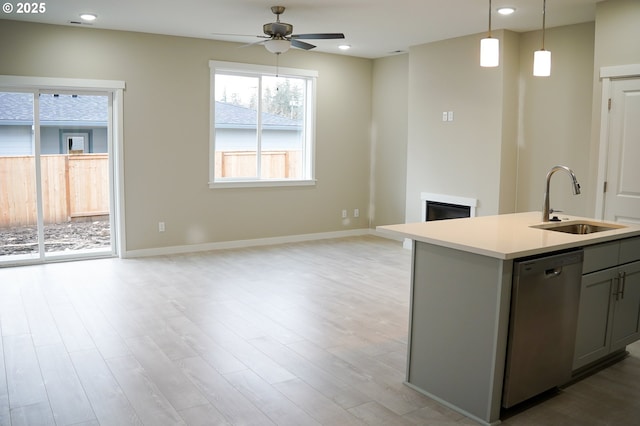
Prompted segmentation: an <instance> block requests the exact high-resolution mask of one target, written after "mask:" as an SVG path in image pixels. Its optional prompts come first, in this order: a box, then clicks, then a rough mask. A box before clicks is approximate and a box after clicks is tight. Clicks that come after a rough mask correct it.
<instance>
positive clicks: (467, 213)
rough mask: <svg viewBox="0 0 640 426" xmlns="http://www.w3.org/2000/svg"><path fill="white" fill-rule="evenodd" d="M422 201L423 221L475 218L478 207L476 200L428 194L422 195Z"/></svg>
mask: <svg viewBox="0 0 640 426" xmlns="http://www.w3.org/2000/svg"><path fill="white" fill-rule="evenodd" d="M420 199H421V200H422V220H423V221H432V220H443V219H458V218H462V217H474V216H475V215H476V206H477V205H478V200H476V199H475V198H466V197H457V196H454V195H443V194H432V193H428V192H423V193H421V194H420Z"/></svg>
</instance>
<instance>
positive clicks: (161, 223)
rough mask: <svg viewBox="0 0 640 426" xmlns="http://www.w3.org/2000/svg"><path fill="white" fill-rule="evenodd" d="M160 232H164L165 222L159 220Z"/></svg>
mask: <svg viewBox="0 0 640 426" xmlns="http://www.w3.org/2000/svg"><path fill="white" fill-rule="evenodd" d="M158 232H164V222H158Z"/></svg>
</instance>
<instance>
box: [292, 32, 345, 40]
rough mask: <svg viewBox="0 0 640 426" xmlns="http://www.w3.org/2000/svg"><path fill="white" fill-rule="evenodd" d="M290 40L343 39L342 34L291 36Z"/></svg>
mask: <svg viewBox="0 0 640 426" xmlns="http://www.w3.org/2000/svg"><path fill="white" fill-rule="evenodd" d="M291 38H298V39H318V40H319V39H336V38H344V34H342V33H317V34H292V35H291Z"/></svg>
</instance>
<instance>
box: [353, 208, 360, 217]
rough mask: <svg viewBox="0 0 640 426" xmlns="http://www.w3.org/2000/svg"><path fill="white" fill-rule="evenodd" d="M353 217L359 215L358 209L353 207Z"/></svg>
mask: <svg viewBox="0 0 640 426" xmlns="http://www.w3.org/2000/svg"><path fill="white" fill-rule="evenodd" d="M353 217H360V209H353Z"/></svg>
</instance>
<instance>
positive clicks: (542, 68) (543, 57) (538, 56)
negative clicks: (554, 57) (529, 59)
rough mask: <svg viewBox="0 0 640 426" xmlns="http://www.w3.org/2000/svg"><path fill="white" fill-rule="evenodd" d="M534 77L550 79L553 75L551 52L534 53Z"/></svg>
mask: <svg viewBox="0 0 640 426" xmlns="http://www.w3.org/2000/svg"><path fill="white" fill-rule="evenodd" d="M533 75H535V76H536V77H549V76H550V75H551V52H550V51H548V50H536V51H535V52H533Z"/></svg>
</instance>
